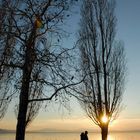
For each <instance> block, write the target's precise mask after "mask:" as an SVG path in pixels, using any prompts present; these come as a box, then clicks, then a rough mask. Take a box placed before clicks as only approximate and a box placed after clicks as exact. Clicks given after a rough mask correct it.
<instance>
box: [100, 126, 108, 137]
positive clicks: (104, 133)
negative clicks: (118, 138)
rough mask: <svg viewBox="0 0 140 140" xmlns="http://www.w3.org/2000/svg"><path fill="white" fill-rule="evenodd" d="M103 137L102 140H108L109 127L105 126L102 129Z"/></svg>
mask: <svg viewBox="0 0 140 140" xmlns="http://www.w3.org/2000/svg"><path fill="white" fill-rule="evenodd" d="M101 135H102V140H107V136H108V125H104V126H102V127H101Z"/></svg>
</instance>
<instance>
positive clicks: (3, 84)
mask: <svg viewBox="0 0 140 140" xmlns="http://www.w3.org/2000/svg"><path fill="white" fill-rule="evenodd" d="M0 3H1V5H0V118H3V117H4V114H5V112H6V111H7V108H8V104H9V102H10V101H11V97H12V95H9V92H8V91H9V90H11V89H10V85H11V79H10V78H8V77H12V75H13V74H12V72H11V71H8V69H7V67H6V66H5V65H3V64H4V63H5V62H6V63H7V62H8V61H9V62H10V61H11V55H12V47H13V45H15V42H14V38H13V36H12V35H11V34H4V32H5V31H6V32H11V30H12V28H11V27H12V26H10V25H12V24H13V22H12V20H11V19H10V18H9V17H10V15H11V13H7V9H6V7H5V5H8V4H9V3H7V2H6V1H4V0H1V1H0ZM4 24H7V26H4Z"/></svg>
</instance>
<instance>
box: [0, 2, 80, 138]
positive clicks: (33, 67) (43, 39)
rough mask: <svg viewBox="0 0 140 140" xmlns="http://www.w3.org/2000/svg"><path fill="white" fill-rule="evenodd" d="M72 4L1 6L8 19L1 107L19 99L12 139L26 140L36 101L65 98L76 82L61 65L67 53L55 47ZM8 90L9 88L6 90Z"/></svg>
mask: <svg viewBox="0 0 140 140" xmlns="http://www.w3.org/2000/svg"><path fill="white" fill-rule="evenodd" d="M73 2H74V1H73V0H59V1H57V0H40V1H38V0H34V1H32V0H25V1H24V2H23V1H19V0H14V1H5V3H6V4H5V5H4V7H3V6H2V5H0V8H1V10H3V9H4V10H5V13H6V16H8V17H6V18H5V19H4V21H5V22H1V23H0V24H1V25H0V26H1V28H0V32H1V37H0V41H1V42H3V43H4V44H1V50H0V57H1V58H0V71H1V73H0V74H1V79H0V88H1V89H0V91H1V96H0V97H1V103H2V104H1V106H0V109H1V110H2V111H3V110H4V109H5V108H6V106H5V104H6V105H8V104H7V103H8V100H9V99H12V97H13V96H14V97H17V96H18V95H19V105H18V106H17V110H18V113H17V127H16V140H24V137H25V128H26V126H27V125H28V123H29V122H31V121H32V119H34V118H35V116H36V115H37V113H38V110H39V108H40V106H41V104H40V102H42V101H45V100H46V101H47V100H51V99H52V98H53V97H55V98H58V97H60V98H61V97H62V96H63V97H65V96H66V92H67V90H66V89H67V88H68V87H71V86H73V85H75V84H78V83H75V82H74V80H73V78H72V76H71V75H70V71H71V68H68V67H67V66H66V65H64V64H67V59H68V58H69V57H70V55H69V54H68V50H69V49H68V48H61V46H60V45H59V41H60V39H61V38H60V37H61V35H62V34H61V33H62V25H63V20H64V19H65V18H66V17H67V18H68V17H69V15H68V14H67V12H66V11H68V9H69V8H70V7H71V6H72V4H73ZM5 36H6V37H7V40H6V39H5V38H3V37H5ZM6 43H8V44H6ZM79 83H80V82H79ZM3 85H5V87H6V88H4V87H3ZM9 87H12V89H10V90H9V91H7V90H8V88H9ZM2 92H3V93H2ZM61 93H63V94H61ZM67 93H69V92H67ZM3 103H5V104H3ZM1 110H0V111H1ZM0 113H1V112H0ZM3 115H4V114H3Z"/></svg>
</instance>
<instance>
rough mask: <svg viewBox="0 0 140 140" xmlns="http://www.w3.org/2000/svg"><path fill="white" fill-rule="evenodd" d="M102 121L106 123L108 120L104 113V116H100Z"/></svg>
mask: <svg viewBox="0 0 140 140" xmlns="http://www.w3.org/2000/svg"><path fill="white" fill-rule="evenodd" d="M102 122H103V123H107V122H108V118H107V116H105V115H104V116H103V117H102Z"/></svg>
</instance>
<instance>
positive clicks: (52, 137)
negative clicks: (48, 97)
mask: <svg viewBox="0 0 140 140" xmlns="http://www.w3.org/2000/svg"><path fill="white" fill-rule="evenodd" d="M14 137H15V134H14V133H3V134H2V133H1V134H0V140H14V139H15V138H14ZM88 137H89V140H101V138H100V137H101V136H100V133H90V132H89V134H88ZM26 140H80V133H27V134H26ZM108 140H140V132H112V133H110V134H109V136H108Z"/></svg>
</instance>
